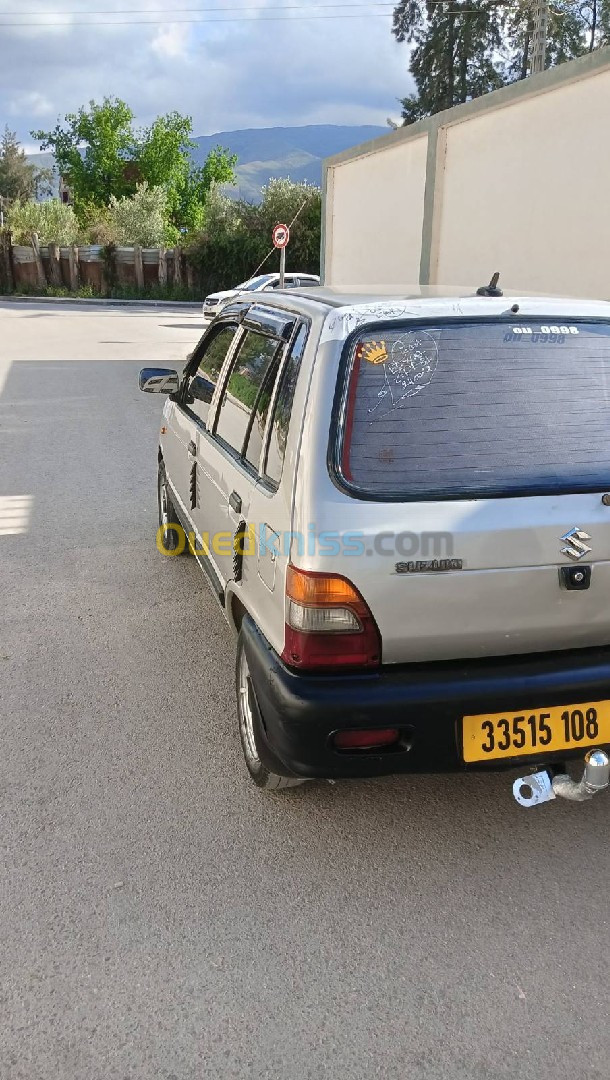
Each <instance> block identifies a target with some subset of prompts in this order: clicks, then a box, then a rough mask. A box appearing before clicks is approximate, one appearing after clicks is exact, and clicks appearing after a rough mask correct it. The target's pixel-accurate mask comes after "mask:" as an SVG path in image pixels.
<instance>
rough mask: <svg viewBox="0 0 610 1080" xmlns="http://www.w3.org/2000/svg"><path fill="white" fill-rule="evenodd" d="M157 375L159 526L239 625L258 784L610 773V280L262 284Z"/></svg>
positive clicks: (241, 708)
mask: <svg viewBox="0 0 610 1080" xmlns="http://www.w3.org/2000/svg"><path fill="white" fill-rule="evenodd" d="M140 386H141V388H142V389H143V390H146V391H148V392H154V393H163V394H165V395H168V397H167V400H166V401H165V403H164V408H163V419H162V427H161V436H160V440H159V449H158V463H159V533H158V535H157V541H158V544H159V547H160V550H162V551H163V552H165V553H166V554H168V555H174V554H179V553H181V552H182V551H188V550H191V551H193V553H194V555H195V557H196V558H197V561H198V562H199V564H200V566H201V568H202V569H203V570H204V572H205V575H206V576H207V578H208V580H209V582H210V584H211V587H212V590H213V592H214V594H215V595H216V597H217V598H218V601H219V603H220V605H221V606H222V609H223V611H224V613H225V616H226V618H227V620H228V621H229V623H230V624H231V626H232V627H233V628H234V630H235V631H236V634H237V687H236V689H237V695H236V696H237V718H238V721H239V732H240V735H241V742H242V747H243V752H244V757H245V760H246V764H247V766H248V769H249V770H250V773H251V775H252V777H253V779H254V780H255V782H256V783H257V784H259V785H260V786H262V787H269V788H276V789H277V788H281V787H289V786H291V785H294V784H295V783H298V782H301V781H302V780H304V779H306V778H308V777H337V778H339V777H356V776H380V775H383V774H385V773H410V772H413V773H421V772H444V771H448V772H450V771H457V772H471V771H473V770H476V769H493V768H496V769H502V768H506V767H507V766H513V767H514V766H515V765H516V764H518V765H519V766H520V767H521V768H522V767H523V766H524V765H527V766H534V767H536V768H537V769H538V770H539V771H538V772H537V773H534V774H532V776H526V777H523V778H522V780H521V781H515V783H517V784H518V785H519V787H518V789H517V790H516V791H515V797H517V798H518V799H519V800H520V801H522V802H523V805H533V802H532V800H533V801H534V802H536V801H538V802H540V801H545V800H546V799H547V798H555V796H556V795H566V796H567V797H568V798H574V799H582V798H588V797H590V795H591V793H592V792H593V791H595V790H597V789H601V788H602V787H604V786H607V782H608V759H607V756H606V753H605V751H606V749H607V748H608V746H609V745H610V604H609V603H608V597H609V595H610V304H608V303H604V302H601V301H600V302H593V301H586V300H567V299H564V300H560V299H552V298H545V297H528V296H519V295H517V296H515V295H511V296H509V297H506V296H502V294H501V293H500V290H499V289H491V288H490V287H486V288H485V289H483V290H480V291H479V294H478V295H475V291H474V290H473V292H472V293H468V292H467V291H466V292H465V291H462V292H461V293H459V294H457V293H456V294H452V293H451V292H447V291H444V292H442V293H440V294H438V293H434V292H433V291H432V290H429V291H427V290H423V291H422V292H417V291H416V292H413V293H412V294H411V295H403V296H400V297H387V298H385V299H384V298H383V297H379V296H375V295H372V294H371V293H368V294H367V293H364V294H363V295H361V296H356V295H354V294H353V293H351V294H350V295H340V294H338V293H336V292H334V291H333V290H330V289H326V288H314V289H309V290H306V289H303V290H301V291H295V292H291V293H286V292H277V293H275V294H273V295H266V296H265V297H255V296H251V297H249V296H248V294H247V293H245V294H243V295H242V296H241V297H240V298H239V300H238V301H237V302H235V303H234V304H231V305H229V306H228V307H227V308H226V309H225V310H223V312H222V313H221V315H220V317H219V318H217V319H216V320H215V322H214V323H213V325H211V326H210V327H208V329H207V330H206V332H205V333H204V334H203V336H202V338H201V341H200V342H199V344H198V346H197V347H196V349H195V351H194V352H193V354H192V356H191V358H190V360H189V362H188V364H187V366H186V368H185V370H184V372H183V373H182V374H181V375H178V373H177V372H176V371H172V370H168V369H163V368H148V369H145V370H143V371H142V372H141V375H140ZM183 580H184V579H181V582H182V584H181V585H180V587H182V585H183ZM168 581H169V579H168V578H167V577H166V576H164V577H163V582H162V585H159V588H161V587H162V588H164V589H166V590H167V589H168V588H169V587H170V586H169V585H168ZM209 632H210V628H209V627H205V626H202V627H201V633H202V634H206V633H209ZM202 677H203V676H202ZM176 707H178V708H179V705H177V706H176ZM223 722H224V718H223ZM236 726H237V725H236ZM204 734H205V733H202V740H203V739H204ZM202 745H203V744H202ZM584 755H586V756H585V763H586V765H585V773H584V775H583V779H582V780H581V781H580V783H577V782H575V781H573V780H571V779H570V777H569V776H568V775H566V772H565V764H564V763H565V761H566V759H569V758H574V757H581V758H582V757H583V756H584ZM528 792H529V794H528ZM528 800H529V801H528Z"/></svg>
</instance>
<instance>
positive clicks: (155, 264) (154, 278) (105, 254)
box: [0, 233, 196, 296]
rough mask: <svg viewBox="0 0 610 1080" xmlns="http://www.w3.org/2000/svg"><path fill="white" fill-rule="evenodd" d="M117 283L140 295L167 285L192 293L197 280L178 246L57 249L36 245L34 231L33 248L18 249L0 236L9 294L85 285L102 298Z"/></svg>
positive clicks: (2, 278)
mask: <svg viewBox="0 0 610 1080" xmlns="http://www.w3.org/2000/svg"><path fill="white" fill-rule="evenodd" d="M117 285H118V286H131V287H134V288H135V289H138V290H142V291H144V290H146V289H149V288H151V287H154V286H160V287H165V286H168V285H170V286H171V285H175V286H182V285H186V286H187V288H189V289H194V288H195V286H196V281H195V272H194V270H193V267H192V266H191V264H190V263H189V262H188V261H187V259H186V257H185V254H184V252H183V250H182V248H179V247H176V248H142V247H131V248H130V247H109V248H102V247H100V246H99V245H89V246H86V247H77V246H76V245H71V246H70V247H60V246H59V245H58V244H48V245H41V244H39V242H38V237H37V236H36V234H35V233H34V234H33V235H32V243H31V244H28V245H20V244H12V243H11V238H10V234H8V233H4V234H3V235H1V236H0V286H1V287H2V289H4V290H5V291H7V292H12V291H16V292H19V289H20V288H25V289H27V290H28V291H31V289H32V288H40V289H46V288H47V287H48V286H55V287H60V288H61V287H63V288H65V289H68V290H70V292H77V290H78V289H79V288H81V287H82V286H89V287H90V288H91V290H92V291H93V292H96V293H99V294H100V295H101V296H104V295H105V294H107V293H108V292H110V290H111V289H112V288H113V287H115V286H117Z"/></svg>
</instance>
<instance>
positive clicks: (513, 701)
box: [242, 618, 610, 777]
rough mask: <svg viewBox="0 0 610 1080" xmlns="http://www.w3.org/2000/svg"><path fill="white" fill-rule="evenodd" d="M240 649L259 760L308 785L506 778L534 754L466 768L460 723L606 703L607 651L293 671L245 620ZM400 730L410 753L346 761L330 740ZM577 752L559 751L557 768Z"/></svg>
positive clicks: (538, 759)
mask: <svg viewBox="0 0 610 1080" xmlns="http://www.w3.org/2000/svg"><path fill="white" fill-rule="evenodd" d="M242 633H243V635H244V644H245V648H246V654H247V658H248V665H249V668H250V673H251V677H252V684H253V688H254V692H255V696H256V705H257V706H258V709H257V713H258V728H259V732H258V733H259V736H260V738H259V742H260V743H261V757H263V758H264V760H265V764H266V765H267V767H268V768H270V769H272V770H273V771H274V772H279V773H280V774H283V775H295V776H307V777H350V776H352V777H357V776H383V775H387V774H389V773H409V772H414V773H415V772H456V771H460V770H464V771H465V770H468V771H471V770H477V769H484V770H489V769H494V768H495V769H506V768H513V767H515V766H521V765H522V764H523V763H528V762H535V763H539V764H542V762H546V763H547V764H548V762H549V757H548V756H547V757H544V756H541V755H539V754H537V755H534V756H531V755H530V756H528V757H520V758H512V759H510V760H508V761H507V760H504V761H501V762H496V763H493V762H490V763H488V762H483V763H480V764H470V765H466V764H465V763H464V761H463V759H462V756H461V720H462V716H466V715H471V714H478V713H485V712H501V711H503V710H510V711H513V710H514V711H515V712H518V711H519V710H520V709H536V708H538V707H540V708H542V707H544V706H549V705H561V704H577V703H578V702H581V701H582V702H584V701H596V700H601V699H603V698H607V697H609V696H610V647H604V648H596V649H579V650H575V651H574V652H559V653H543V654H542V653H541V654H534V655H530V656H518V657H501V658H494V659H492V660H466V661H451V662H444V663H436V662H435V663H428V664H409V665H404V666H403V665H401V666H396V667H394V666H392V667H386V668H382V669H381V671H380V672H379V673H374V674H362V675H360V674H354V675H352V674H344V675H301V674H295V673H294V672H292V671H290V670H289V669H288V668H287V667H286V666H285V665H284V664H283V663H282V661H281V660H280V658H279V657H278V655H277V653H276V652H274V650H273V649H272V648H271V646H270V645H269V643H268V642H267V641H266V640H265V638H264V637H263V636H262V634H261V633H260V631H259V630H258V629H257V628H256V627H255V625H254V624H253V623H252V621H251V620H250V619H248V618H246V619H244V622H243V624H242ZM357 727H362V728H386V727H397V728H398V729H399V730H400V731H401V734H402V735H403V739H404V745H405V746H408V748H406V749H398V750H387V751H384V752H368V751H367V752H366V753H362V752H360V753H345V752H341V753H340V752H338V751H337V750H335V749H334V748H333V747H332V745H331V737H332V735H333V734H334V733H335V732H336V731H341V730H343V729H345V728H357ZM582 755H583V750H582V748H581V749H575V750H574V751H562V752H561V755H560V757H561V760H565V759H568V758H570V757H574V758H581V757H582Z"/></svg>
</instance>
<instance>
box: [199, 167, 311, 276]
mask: <svg viewBox="0 0 610 1080" xmlns="http://www.w3.org/2000/svg"><path fill="white" fill-rule="evenodd" d="M262 195H263V197H262V201H261V203H260V204H259V205H254V204H252V203H247V202H243V201H241V202H233V201H232V200H231V199H228V198H227V197H226V196H224V195H222V194H221V193H220V192H218V191H215V192H213V193H212V194H211V195H210V196H209V197H208V201H207V202H206V217H205V225H204V228H203V229H202V230H201V231H200V232H199V233H198V234H197V235H195V236H192V237H191V238H190V242H189V244H188V247H187V253H188V257H189V261H190V262H191V263H192V265H193V266H194V267H195V269H196V270H197V273H198V277H199V280H200V282H201V286H202V290H203V292H206V293H207V292H211V291H212V290H214V289H230V288H232V287H234V286H235V285H238V284H239V283H240V282H241V281H244V280H246V279H247V278H249V277H252V275H253V274H254V273H255V271H256V270H257V268H258V267H259V266H260V265H261V263H262V264H263V265H262V267H261V270H260V272H261V273H273V272H276V271H277V270H278V269H279V252H277V251H275V250H273V249H272V242H271V231H272V229H273V226H274V225H277V224H278V222H280V221H281V222H285V224H287V225H290V223H291V222H292V221H293V219H294V218H295V217H296V215H297V213H299V210H300V211H301V212H300V213H299V216H298V219H297V221H296V222H295V224H294V226H293V228H292V229H291V233H290V244H289V246H288V249H287V252H286V264H287V269H288V270H300V271H302V273H307V274H318V273H319V271H320V242H321V220H322V199H321V192H320V189H319V188H317V187H314V185H313V184H306V183H294V182H292V181H291V180H270V181H269V184H268V185H267V187H265V188H263V192H262ZM301 208H302V209H301ZM267 256H268V257H267Z"/></svg>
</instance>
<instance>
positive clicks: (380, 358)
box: [362, 341, 388, 364]
mask: <svg viewBox="0 0 610 1080" xmlns="http://www.w3.org/2000/svg"><path fill="white" fill-rule="evenodd" d="M387 358H388V350H387V348H386V343H385V341H369V342H368V343H367V344H366V345H364V346H363V348H362V359H363V360H368V362H369V364H384V363H385V361H386V360H387Z"/></svg>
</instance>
